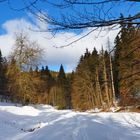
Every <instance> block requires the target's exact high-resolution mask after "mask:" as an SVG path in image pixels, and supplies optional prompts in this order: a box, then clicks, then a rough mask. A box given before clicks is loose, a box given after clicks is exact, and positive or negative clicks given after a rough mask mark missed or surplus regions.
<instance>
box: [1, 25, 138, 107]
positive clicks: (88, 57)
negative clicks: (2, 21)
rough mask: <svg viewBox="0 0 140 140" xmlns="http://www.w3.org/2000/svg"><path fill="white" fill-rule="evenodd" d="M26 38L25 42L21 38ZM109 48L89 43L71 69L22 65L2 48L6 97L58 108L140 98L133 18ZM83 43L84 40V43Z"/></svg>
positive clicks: (123, 103) (129, 102) (108, 104)
mask: <svg viewBox="0 0 140 140" xmlns="http://www.w3.org/2000/svg"><path fill="white" fill-rule="evenodd" d="M21 44H22V43H21ZM114 44H115V46H111V44H110V41H109V40H108V41H107V45H105V46H106V48H108V49H107V50H104V49H103V48H102V49H101V51H100V52H97V50H96V48H94V49H93V51H92V52H89V51H88V49H86V52H85V54H83V55H82V56H81V58H80V60H79V63H78V65H77V68H76V70H75V71H73V72H72V73H69V74H66V73H65V71H64V68H63V65H61V66H60V70H59V72H52V71H50V70H49V69H48V66H46V67H42V68H41V69H38V67H37V66H36V68H33V67H31V66H30V68H29V70H28V71H27V70H26V71H25V70H22V68H21V65H18V64H17V61H18V59H11V60H10V61H7V60H6V59H5V58H3V57H2V54H1V52H0V95H1V99H7V100H11V101H13V102H19V103H22V104H29V103H34V104H37V103H39V104H42V103H43V104H50V105H53V106H57V107H58V108H59V109H69V108H72V109H76V110H87V109H94V108H102V109H105V110H107V109H109V108H110V107H112V106H116V101H117V102H118V104H119V105H121V106H128V105H138V104H140V29H139V27H135V26H133V25H132V24H126V25H124V24H123V25H122V26H121V30H120V32H119V33H118V35H117V37H116V38H115V41H114ZM81 47H82V46H81Z"/></svg>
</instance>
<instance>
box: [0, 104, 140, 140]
mask: <svg viewBox="0 0 140 140" xmlns="http://www.w3.org/2000/svg"><path fill="white" fill-rule="evenodd" d="M0 140H140V113H95V114H90V113H79V112H73V111H70V110H63V111H58V110H56V109H54V108H53V107H51V106H47V105H38V106H23V107H22V106H14V105H13V104H7V103H0Z"/></svg>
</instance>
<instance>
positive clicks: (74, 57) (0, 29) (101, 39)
mask: <svg viewBox="0 0 140 140" xmlns="http://www.w3.org/2000/svg"><path fill="white" fill-rule="evenodd" d="M29 1H31V0H29ZM56 1H57V2H59V1H60V0H53V2H56ZM11 6H12V8H18V9H19V8H21V7H23V4H22V0H11ZM38 6H39V7H40V8H42V9H43V11H45V12H46V13H47V14H51V15H53V16H54V17H59V16H60V15H59V13H62V12H63V10H64V9H54V7H52V6H51V5H49V6H47V7H45V8H44V3H39V4H38ZM116 6H117V11H113V14H114V15H115V16H116V15H119V14H120V13H123V14H125V15H129V14H131V15H133V14H135V13H137V12H138V11H139V9H140V8H139V7H140V3H136V4H133V5H131V6H130V5H129V6H128V4H127V3H126V4H124V3H123V4H121V5H116ZM107 8H108V7H107ZM76 9H77V11H80V12H82V8H78V7H76ZM90 9H92V8H91V7H90ZM90 9H89V8H87V10H90ZM65 13H66V15H67V14H68V13H71V14H72V11H71V10H68V9H65ZM32 21H34V22H35V23H36V24H39V25H40V26H45V27H47V26H49V25H43V24H42V23H40V22H39V21H37V20H36V19H35V18H34V17H32V16H31V15H30V14H29V13H28V12H26V11H20V12H19V11H14V10H11V9H10V7H9V5H8V4H7V3H6V2H5V3H0V48H1V49H2V51H3V53H4V55H5V56H7V55H8V52H10V51H11V50H12V47H13V46H14V37H13V36H14V32H16V31H18V30H20V29H21V28H23V30H26V29H27V28H28V27H29V26H30V27H31V28H33V29H34V28H35V24H34V23H33V22H32ZM22 26H23V27H22ZM89 30H90V29H87V30H84V31H83V32H79V33H80V34H78V36H76V35H77V33H78V32H77V31H74V32H68V31H65V32H63V33H61V32H59V33H57V34H56V36H55V38H52V36H53V34H52V33H42V34H41V33H38V34H37V33H34V32H31V31H29V35H30V36H31V37H32V38H33V39H36V41H38V42H39V43H40V44H41V46H43V47H44V48H45V55H44V58H45V60H44V61H43V65H48V66H49V68H50V69H52V70H59V66H60V65H61V64H63V65H64V67H65V70H66V71H72V70H73V69H74V68H75V67H76V65H77V63H78V60H79V57H80V55H81V54H83V53H84V52H85V49H86V48H89V50H90V51H92V50H93V48H94V47H97V49H98V50H99V49H100V47H101V45H104V44H106V39H107V38H108V37H109V38H110V40H111V42H112V44H113V42H114V41H113V40H114V38H115V36H116V34H117V32H118V31H110V32H109V33H108V31H107V32H102V33H101V34H100V35H99V36H98V38H97V35H98V34H99V31H95V32H94V33H93V34H91V35H90V36H88V37H87V38H85V39H83V40H82V41H79V42H77V43H75V44H73V45H72V46H70V47H68V48H65V49H55V48H54V47H52V46H54V45H58V46H59V45H64V44H67V43H68V42H70V41H72V40H73V39H75V38H78V37H81V36H82V35H84V34H86V33H87V31H89ZM27 32H28V31H27Z"/></svg>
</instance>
